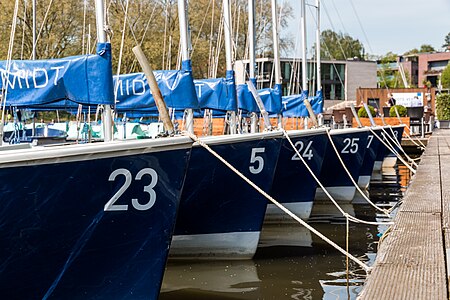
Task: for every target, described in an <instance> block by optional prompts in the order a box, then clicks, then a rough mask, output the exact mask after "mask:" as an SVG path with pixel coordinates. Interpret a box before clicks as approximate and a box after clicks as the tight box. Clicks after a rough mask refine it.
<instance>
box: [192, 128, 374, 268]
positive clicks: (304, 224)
mask: <svg viewBox="0 0 450 300" xmlns="http://www.w3.org/2000/svg"><path fill="white" fill-rule="evenodd" d="M184 134H186V135H188V136H189V137H190V138H191V139H192V140H193V141H195V142H196V143H197V144H199V145H200V146H201V147H203V148H205V149H206V150H207V151H208V152H209V153H211V154H212V155H213V156H215V157H216V158H217V159H218V160H220V161H221V162H222V163H223V164H225V165H226V166H227V167H228V168H230V169H231V170H232V171H233V172H234V173H236V175H238V176H239V177H240V178H242V179H243V180H244V181H245V182H247V183H248V184H249V185H250V186H251V187H253V188H254V189H255V190H256V191H258V192H259V193H260V194H261V195H263V196H264V197H265V198H266V199H268V200H269V201H270V202H272V203H273V204H274V205H275V206H277V207H278V208H279V209H281V210H282V211H284V212H285V213H286V214H288V215H289V216H290V217H291V218H293V219H294V220H295V221H297V222H298V223H300V224H301V225H303V226H304V227H306V228H307V229H308V230H310V231H311V232H313V233H314V234H315V235H317V236H318V237H320V238H321V239H322V240H324V241H325V242H327V243H328V244H330V245H331V246H333V247H334V248H335V249H336V250H338V251H339V252H341V253H342V254H344V255H346V256H347V257H349V258H350V259H351V260H353V261H354V262H355V263H357V264H358V265H359V266H360V267H361V268H363V269H364V271H366V273H369V272H370V270H371V269H372V267H370V266H367V265H366V264H365V263H363V262H362V261H361V260H359V259H358V258H356V257H355V256H353V255H352V254H350V253H348V252H347V251H345V250H344V249H343V248H342V247H340V246H339V245H337V244H336V243H335V242H333V241H332V240H330V239H329V238H327V237H326V236H325V235H323V234H322V233H320V232H319V231H317V230H316V229H314V228H313V227H312V226H311V225H309V224H308V223H306V222H305V221H304V220H302V219H301V218H299V217H298V216H296V215H295V214H294V213H292V212H291V211H290V210H289V209H287V208H286V207H285V206H283V205H282V204H281V203H279V202H278V201H277V200H275V199H274V198H273V197H272V196H270V195H269V194H267V193H266V192H265V191H264V190H262V189H261V188H260V187H259V186H257V185H256V184H255V183H253V182H252V181H251V180H250V179H248V178H247V177H246V176H245V175H244V174H242V173H241V172H239V170H237V169H236V168H235V167H234V166H232V165H231V164H230V163H229V162H227V161H226V160H225V159H224V158H223V157H222V156H220V155H219V154H218V153H217V152H216V151H214V150H213V149H211V147H209V146H208V145H207V144H206V143H204V142H203V141H201V140H200V139H199V138H198V137H197V136H196V135H194V134H192V133H190V132H187V131H185V132H184Z"/></svg>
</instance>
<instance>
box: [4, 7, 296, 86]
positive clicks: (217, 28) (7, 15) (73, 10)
mask: <svg viewBox="0 0 450 300" xmlns="http://www.w3.org/2000/svg"><path fill="white" fill-rule="evenodd" d="M15 2H16V1H12V0H4V1H1V0H0V41H2V42H1V43H0V60H6V56H7V52H8V44H9V37H10V30H11V23H12V16H13V14H14V13H13V12H14V6H15ZM18 2H19V7H18V20H17V23H16V31H15V40H14V49H13V59H29V58H30V57H31V50H32V44H33V43H32V30H31V28H32V24H31V21H32V16H31V1H23V0H21V1H18ZM50 3H52V5H51V6H50V8H49V10H48V12H47V8H48V6H49V4H50ZM84 3H85V4H84ZM127 3H128V4H127ZM126 4H127V5H126ZM189 4H190V6H189V8H188V9H189V13H188V16H189V25H190V32H189V33H190V37H191V45H192V48H191V49H190V50H191V60H192V66H193V72H194V77H196V78H210V77H216V76H218V77H220V76H224V75H225V69H226V65H225V55H224V51H225V49H224V47H225V46H224V43H223V28H221V27H223V24H222V17H221V12H222V7H221V6H222V4H221V1H210V0H196V1H190V3H189ZM126 7H128V11H127V17H126V19H127V22H126V24H125V25H124V19H125V9H126ZM270 7H271V5H270V1H269V0H261V3H260V4H258V5H255V10H256V12H255V14H256V16H257V17H256V18H255V21H256V24H255V32H256V33H257V36H256V37H255V39H256V43H255V44H256V45H257V47H258V48H257V49H256V53H257V55H258V54H259V55H262V54H265V53H269V51H270V50H271V49H272V21H271V9H270ZM268 8H269V9H268ZM246 10H247V3H246V2H245V1H243V0H237V1H232V7H231V12H232V14H233V16H232V17H233V31H234V32H233V33H232V36H233V38H235V39H236V42H237V45H236V47H235V48H234V50H235V52H234V54H235V58H236V59H244V56H245V53H246V51H245V45H246V44H247V43H248V42H247V40H248V37H247V27H248V16H247V13H246ZM106 11H107V17H106V21H107V23H108V28H109V29H110V31H109V32H110V33H109V35H108V37H109V39H110V41H111V44H112V49H113V70H114V73H116V72H120V73H131V72H138V71H141V68H140V66H139V64H138V63H137V61H136V58H135V56H134V54H133V52H132V48H133V47H134V46H136V45H137V44H140V45H141V48H142V50H143V52H144V53H145V54H146V56H147V59H148V60H149V62H150V64H151V66H152V68H153V69H155V70H161V69H162V70H167V69H176V68H177V67H179V53H180V49H179V40H180V34H179V22H178V11H177V1H174V0H161V1H160V0H139V1H124V0H111V1H107V6H106ZM46 14H47V17H46V18H44V16H45V15H46ZM292 18H293V11H292V8H291V6H290V5H289V4H287V3H284V4H283V17H282V18H281V20H280V25H281V26H280V27H281V28H280V31H282V29H283V28H286V27H287V26H288V24H289V23H290V21H291V20H292ZM44 19H45V21H44ZM237 20H238V21H237ZM95 24H96V21H95V12H94V1H78V0H77V1H71V0H59V1H52V0H40V1H37V28H38V31H39V32H40V34H39V39H38V41H37V47H36V50H37V51H36V52H37V55H36V57H37V58H38V59H49V58H58V57H66V56H70V55H80V54H85V53H94V52H95V43H96V38H97V37H96V28H95ZM123 31H125V32H123ZM122 33H124V34H123V35H124V41H123V50H122V51H120V50H121V41H122ZM293 40H294V38H293V37H289V36H286V35H281V36H280V48H281V49H285V50H286V49H291V45H292V43H293V42H292V41H293ZM119 53H120V54H121V55H119ZM119 56H121V58H122V61H121V68H120V70H118V68H117V66H118V65H119Z"/></svg>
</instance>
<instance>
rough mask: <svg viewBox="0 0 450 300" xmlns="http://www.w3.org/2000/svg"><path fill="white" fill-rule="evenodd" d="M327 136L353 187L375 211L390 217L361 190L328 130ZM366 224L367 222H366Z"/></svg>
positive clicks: (386, 211) (387, 212)
mask: <svg viewBox="0 0 450 300" xmlns="http://www.w3.org/2000/svg"><path fill="white" fill-rule="evenodd" d="M327 135H328V139H329V141H330V143H331V146H332V147H333V149H334V152H335V153H336V156H337V158H338V159H339V161H340V163H341V165H342V167H343V168H344V170H345V172H346V173H347V175H348V177H349V178H350V180H351V181H352V183H353V185H354V186H355V187H356V189H357V190H358V192H359V193H360V194H361V196H362V197H363V198H364V200H366V201H367V203H369V204H370V205H371V206H372V207H374V208H375V209H377V210H379V211H381V212H382V213H384V214H385V215H386V216H389V211H388V210H385V209H383V208H380V207H378V206H376V205H375V203H373V202H372V201H370V199H369V197H367V196H366V195H365V194H364V192H363V191H362V190H361V188H360V187H359V186H358V183H357V182H356V181H355V179H353V176H352V174H350V171H349V170H348V169H347V167H346V166H345V163H344V161H343V160H342V157H341V156H340V155H339V151H338V149H337V148H336V145H335V144H334V142H333V139H332V138H331V134H330V131H329V130H327ZM364 222H365V221H364ZM383 224H385V223H383Z"/></svg>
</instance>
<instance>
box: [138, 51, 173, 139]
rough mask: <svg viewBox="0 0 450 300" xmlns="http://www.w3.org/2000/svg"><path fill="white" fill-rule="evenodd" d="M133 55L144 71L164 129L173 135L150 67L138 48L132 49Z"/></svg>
mask: <svg viewBox="0 0 450 300" xmlns="http://www.w3.org/2000/svg"><path fill="white" fill-rule="evenodd" d="M133 53H134V55H136V58H137V60H138V62H139V64H140V65H141V67H142V70H143V71H144V74H145V77H146V78H147V81H148V85H149V86H150V91H151V92H152V95H153V99H155V103H156V107H157V108H158V112H159V116H160V117H161V120H162V121H163V124H164V128H165V129H166V131H167V132H168V133H169V134H172V133H174V129H173V124H172V120H171V119H170V116H169V111H168V110H167V107H166V103H165V102H164V99H163V96H162V94H161V91H160V90H159V87H158V83H157V82H156V78H155V75H154V74H153V70H152V67H151V66H150V63H149V62H148V60H147V57H145V54H144V52H142V49H141V47H140V46H136V47H134V48H133Z"/></svg>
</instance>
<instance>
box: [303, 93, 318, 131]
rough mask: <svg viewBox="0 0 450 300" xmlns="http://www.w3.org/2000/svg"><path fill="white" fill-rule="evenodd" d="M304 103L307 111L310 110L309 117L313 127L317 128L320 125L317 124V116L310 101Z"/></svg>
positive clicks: (306, 100)
mask: <svg viewBox="0 0 450 300" xmlns="http://www.w3.org/2000/svg"><path fill="white" fill-rule="evenodd" d="M303 103H304V104H305V106H306V109H307V110H308V113H309V117H310V118H311V121H312V123H313V125H314V126H316V127H317V125H318V124H319V123H317V118H316V115H315V114H314V110H313V109H312V106H311V103H309V100H308V99H305V100H303Z"/></svg>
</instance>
